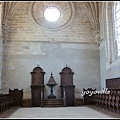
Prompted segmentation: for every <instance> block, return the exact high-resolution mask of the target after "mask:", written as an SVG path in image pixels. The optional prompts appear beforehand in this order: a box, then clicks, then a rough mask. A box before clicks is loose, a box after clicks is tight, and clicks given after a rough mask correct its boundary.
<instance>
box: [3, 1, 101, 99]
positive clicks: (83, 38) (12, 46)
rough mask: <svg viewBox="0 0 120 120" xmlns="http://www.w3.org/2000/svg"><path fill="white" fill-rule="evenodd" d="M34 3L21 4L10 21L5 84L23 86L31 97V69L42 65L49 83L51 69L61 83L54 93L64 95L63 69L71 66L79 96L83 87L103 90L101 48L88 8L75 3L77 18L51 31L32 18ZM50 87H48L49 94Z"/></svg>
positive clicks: (46, 93) (6, 86) (25, 92)
mask: <svg viewBox="0 0 120 120" xmlns="http://www.w3.org/2000/svg"><path fill="white" fill-rule="evenodd" d="M31 4H32V3H29V2H25V3H24V4H22V5H21V4H20V6H19V8H18V9H17V10H16V11H15V14H14V16H13V17H12V19H11V21H10V26H9V29H10V30H9V33H8V39H7V40H6V41H5V43H4V52H3V54H4V60H3V75H2V86H3V91H4V92H8V89H9V88H10V89H14V88H18V89H23V93H24V98H30V97H31V89H30V85H31V75H30V72H32V71H33V69H34V68H35V67H36V66H37V65H39V66H40V67H41V68H43V70H44V72H45V73H46V74H45V78H44V79H45V84H47V82H48V80H49V77H50V74H51V72H52V73H53V76H54V79H55V80H56V82H57V84H58V85H56V86H55V87H54V94H55V95H56V96H57V97H60V87H59V85H60V75H59V72H61V70H62V69H63V68H64V67H65V66H66V65H67V66H68V67H70V68H71V69H72V71H73V72H74V76H73V78H74V79H73V80H74V81H73V82H74V85H75V86H76V87H75V93H76V97H81V91H82V90H83V88H88V87H92V88H97V89H100V88H101V85H100V66H99V65H100V61H99V48H98V45H97V44H96V42H95V41H94V36H93V32H92V29H91V28H92V26H91V23H90V20H89V18H88V16H87V15H86V14H85V11H84V9H82V8H81V7H80V5H78V4H77V3H74V9H75V11H76V12H75V13H74V19H73V20H72V21H71V23H70V24H69V25H68V26H67V27H63V28H62V29H60V30H47V29H44V28H43V27H42V26H40V25H37V24H36V23H35V21H33V18H31V17H32V16H31ZM49 93H50V88H49V87H48V86H46V87H45V97H47V96H48V95H49Z"/></svg>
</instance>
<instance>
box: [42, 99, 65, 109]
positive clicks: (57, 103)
mask: <svg viewBox="0 0 120 120" xmlns="http://www.w3.org/2000/svg"><path fill="white" fill-rule="evenodd" d="M63 106H64V101H63V99H59V98H58V99H57V98H55V99H51V98H50V99H43V107H63Z"/></svg>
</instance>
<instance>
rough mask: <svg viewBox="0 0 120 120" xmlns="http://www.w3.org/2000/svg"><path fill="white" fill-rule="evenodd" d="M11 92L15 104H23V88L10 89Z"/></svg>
mask: <svg viewBox="0 0 120 120" xmlns="http://www.w3.org/2000/svg"><path fill="white" fill-rule="evenodd" d="M9 94H10V96H11V97H12V98H13V105H14V106H22V98H23V89H21V90H18V89H14V90H11V89H9Z"/></svg>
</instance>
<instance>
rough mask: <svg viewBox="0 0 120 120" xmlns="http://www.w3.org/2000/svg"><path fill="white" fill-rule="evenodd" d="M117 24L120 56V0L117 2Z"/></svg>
mask: <svg viewBox="0 0 120 120" xmlns="http://www.w3.org/2000/svg"><path fill="white" fill-rule="evenodd" d="M115 26H116V40H117V48H118V56H120V2H119V1H117V2H116V4H115Z"/></svg>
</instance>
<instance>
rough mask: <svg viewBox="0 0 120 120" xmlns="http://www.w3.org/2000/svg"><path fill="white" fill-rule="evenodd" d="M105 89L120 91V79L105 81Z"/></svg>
mask: <svg viewBox="0 0 120 120" xmlns="http://www.w3.org/2000/svg"><path fill="white" fill-rule="evenodd" d="M106 88H109V89H120V77H118V78H110V79H106Z"/></svg>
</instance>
